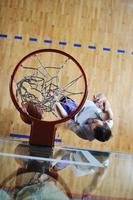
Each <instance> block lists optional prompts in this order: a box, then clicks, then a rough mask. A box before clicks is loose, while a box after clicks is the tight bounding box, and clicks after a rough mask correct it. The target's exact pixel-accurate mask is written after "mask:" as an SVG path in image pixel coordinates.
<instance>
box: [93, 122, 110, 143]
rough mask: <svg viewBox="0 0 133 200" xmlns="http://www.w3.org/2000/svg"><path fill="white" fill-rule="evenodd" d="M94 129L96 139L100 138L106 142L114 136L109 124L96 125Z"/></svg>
mask: <svg viewBox="0 0 133 200" xmlns="http://www.w3.org/2000/svg"><path fill="white" fill-rule="evenodd" d="M93 131H94V137H95V139H97V140H99V141H100V142H105V141H107V140H109V139H110V137H111V136H112V132H111V129H110V128H109V126H108V125H107V124H103V125H98V126H96V127H95V129H94V130H93Z"/></svg>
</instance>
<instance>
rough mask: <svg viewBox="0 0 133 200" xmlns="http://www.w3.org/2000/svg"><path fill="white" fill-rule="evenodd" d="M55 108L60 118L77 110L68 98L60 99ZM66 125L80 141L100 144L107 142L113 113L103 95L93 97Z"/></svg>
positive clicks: (110, 134)
mask: <svg viewBox="0 0 133 200" xmlns="http://www.w3.org/2000/svg"><path fill="white" fill-rule="evenodd" d="M56 106H57V110H58V112H59V115H60V116H61V117H66V116H68V115H69V114H70V113H71V112H73V111H74V110H75V109H76V108H77V105H76V103H75V102H74V101H73V100H72V99H70V98H68V97H64V98H63V99H61V100H60V102H58V103H56ZM66 124H67V126H68V128H69V129H70V130H72V131H73V132H74V133H76V135H77V136H79V137H80V138H82V139H85V140H89V141H92V140H94V139H96V140H98V141H100V142H105V141H107V140H109V139H110V138H111V136H112V132H111V129H112V126H113V112H112V109H111V106H110V103H109V101H108V100H107V98H106V97H105V95H103V94H98V95H94V96H93V100H92V101H90V100H87V101H86V102H85V104H84V106H83V107H82V109H81V110H80V112H79V113H77V114H76V115H75V117H74V118H73V119H71V120H69V121H68V122H66Z"/></svg>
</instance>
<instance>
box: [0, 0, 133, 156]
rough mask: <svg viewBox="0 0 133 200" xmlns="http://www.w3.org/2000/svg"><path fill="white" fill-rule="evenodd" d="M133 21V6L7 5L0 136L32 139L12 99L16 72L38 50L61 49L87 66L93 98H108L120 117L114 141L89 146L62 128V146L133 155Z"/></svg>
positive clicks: (2, 25) (3, 10)
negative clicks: (99, 95) (11, 86)
mask: <svg viewBox="0 0 133 200" xmlns="http://www.w3.org/2000/svg"><path fill="white" fill-rule="evenodd" d="M132 18H133V1H132V0H108V1H107V0H69V1H68V0H62V1H60V0H27V1H26V0H21V1H19V0H1V1H0V97H1V98H0V136H1V137H7V136H9V133H11V132H17V133H27V134H28V133H29V130H30V127H29V126H28V125H26V124H24V123H23V122H22V121H21V120H20V117H19V113H18V111H17V110H16V109H15V107H14V105H13V103H12V101H11V98H10V93H9V81H10V76H11V73H12V72H13V69H14V67H15V66H16V64H17V63H18V62H19V60H20V59H22V58H23V56H25V55H26V54H28V53H30V52H32V51H34V50H37V49H41V48H56V49H59V50H63V51H65V52H67V53H69V54H71V55H72V56H73V57H75V58H76V59H77V60H78V62H79V63H80V64H81V65H82V67H83V69H84V71H85V73H86V75H87V80H88V87H89V94H88V98H91V97H92V95H93V94H95V93H97V92H103V93H105V94H106V95H107V97H108V99H109V100H110V102H111V105H112V109H113V112H114V128H113V138H112V139H111V140H110V141H108V142H106V143H103V144H102V143H100V142H97V141H94V142H89V141H84V140H81V139H80V138H78V137H77V136H75V135H74V134H73V133H72V132H70V131H69V130H67V129H66V128H64V127H63V126H61V127H60V128H59V129H58V131H57V132H58V137H59V138H61V139H62V141H63V142H62V145H67V146H76V147H83V148H94V149H101V150H111V151H120V152H129V153H130V152H132V151H133V145H132V142H131V141H132V140H133V123H132V121H133V120H132V119H133V109H132V101H133V89H132V77H133V66H132V63H133V53H132V52H133V49H132V44H133V37H132V34H133V20H132ZM15 36H17V37H15ZM18 36H19V37H18ZM30 38H36V39H37V40H36V41H31V40H30ZM44 40H45V41H44ZM46 40H50V41H51V43H47V42H46ZM59 42H66V43H65V45H63V44H60V43H59ZM74 44H77V45H74ZM70 73H74V71H71V72H70ZM62 130H63V131H62ZM64 130H65V131H64Z"/></svg>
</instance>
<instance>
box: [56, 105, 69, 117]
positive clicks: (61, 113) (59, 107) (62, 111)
mask: <svg viewBox="0 0 133 200" xmlns="http://www.w3.org/2000/svg"><path fill="white" fill-rule="evenodd" d="M55 106H56V110H57V113H58V114H59V116H60V117H61V118H64V117H67V116H68V114H67V112H66V111H65V109H64V108H63V106H62V105H61V103H60V102H56V104H55Z"/></svg>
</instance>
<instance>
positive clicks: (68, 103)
mask: <svg viewBox="0 0 133 200" xmlns="http://www.w3.org/2000/svg"><path fill="white" fill-rule="evenodd" d="M60 103H61V105H62V107H63V108H64V109H65V111H66V112H67V114H68V115H69V114H71V113H72V112H74V111H75V110H76V109H77V107H78V105H77V104H76V103H75V101H73V100H72V99H70V98H69V97H63V98H62V99H61V100H60Z"/></svg>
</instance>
